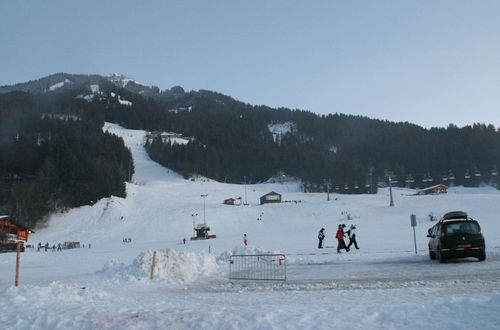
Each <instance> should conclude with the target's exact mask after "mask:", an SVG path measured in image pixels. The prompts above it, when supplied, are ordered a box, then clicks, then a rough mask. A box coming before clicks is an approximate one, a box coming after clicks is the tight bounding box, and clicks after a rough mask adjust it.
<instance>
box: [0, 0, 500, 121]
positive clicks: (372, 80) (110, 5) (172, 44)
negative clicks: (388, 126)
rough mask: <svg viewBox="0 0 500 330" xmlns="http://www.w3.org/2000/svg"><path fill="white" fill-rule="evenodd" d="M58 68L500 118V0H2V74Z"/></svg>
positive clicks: (373, 109) (447, 115) (316, 106)
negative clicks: (117, 73) (116, 73)
mask: <svg viewBox="0 0 500 330" xmlns="http://www.w3.org/2000/svg"><path fill="white" fill-rule="evenodd" d="M56 72H67V73H84V74H94V73H96V74H102V75H108V74H110V73H112V72H119V73H122V74H125V75H127V76H130V77H132V78H135V79H137V80H139V81H141V82H143V83H145V84H147V85H156V86H158V87H160V88H161V89H166V88H170V87H172V86H175V85H180V86H182V87H184V89H186V90H198V89H208V90H214V91H217V92H220V93H223V94H227V95H230V96H232V97H234V98H235V99H238V100H241V101H244V102H248V103H251V104H265V105H269V106H272V107H280V106H283V107H288V108H292V109H304V110H310V111H312V112H315V113H319V114H327V113H335V112H338V113H346V114H355V115H363V116H368V117H371V118H379V119H386V120H390V121H408V122H412V123H416V124H418V125H422V126H424V127H431V126H447V125H448V124H449V123H454V124H456V125H458V126H463V125H467V124H472V123H476V122H478V123H492V124H494V125H495V126H500V1H485V0H481V1H475V0H470V1H460V0H449V1H442V0H415V1H405V0H393V1H382V0H377V1H373V0H367V1H350V0H349V1H348V0H346V1H333V0H327V1H305V0H304V1H294V0H280V1H278V0H276V1H273V0H253V1H243V0H241V1H238V0H228V1H215V0H214V1H208V0H200V1H189V0H179V1H137V0H134V1H111V0H107V1H102V0H98V1H93V0H85V1H66V0H64V1H50V0H46V1H0V85H10V84H14V83H18V82H25V81H28V80H33V79H38V78H41V77H43V76H46V75H49V74H52V73H56Z"/></svg>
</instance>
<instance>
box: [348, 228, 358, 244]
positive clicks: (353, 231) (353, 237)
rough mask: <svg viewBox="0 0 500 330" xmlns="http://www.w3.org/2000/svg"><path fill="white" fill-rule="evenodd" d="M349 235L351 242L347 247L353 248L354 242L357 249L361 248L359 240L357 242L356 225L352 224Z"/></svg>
mask: <svg viewBox="0 0 500 330" xmlns="http://www.w3.org/2000/svg"><path fill="white" fill-rule="evenodd" d="M347 236H349V244H348V245H347V248H351V245H353V244H354V247H355V248H356V250H359V246H358V242H356V225H351V227H349V230H348V231H347Z"/></svg>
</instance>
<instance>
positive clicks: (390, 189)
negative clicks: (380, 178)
mask: <svg viewBox="0 0 500 330" xmlns="http://www.w3.org/2000/svg"><path fill="white" fill-rule="evenodd" d="M389 194H390V195H391V201H390V202H389V206H394V199H393V198H392V179H391V176H390V175H389Z"/></svg>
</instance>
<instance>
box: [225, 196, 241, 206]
mask: <svg viewBox="0 0 500 330" xmlns="http://www.w3.org/2000/svg"><path fill="white" fill-rule="evenodd" d="M222 203H223V204H226V205H241V197H238V198H228V199H225V200H224V201H223V202H222Z"/></svg>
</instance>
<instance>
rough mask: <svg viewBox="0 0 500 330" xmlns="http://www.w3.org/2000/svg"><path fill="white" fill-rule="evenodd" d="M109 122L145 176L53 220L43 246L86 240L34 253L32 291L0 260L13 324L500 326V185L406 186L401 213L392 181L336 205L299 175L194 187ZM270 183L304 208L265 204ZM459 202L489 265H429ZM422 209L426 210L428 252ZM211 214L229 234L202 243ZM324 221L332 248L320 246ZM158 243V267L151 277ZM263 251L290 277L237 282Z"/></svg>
mask: <svg viewBox="0 0 500 330" xmlns="http://www.w3.org/2000/svg"><path fill="white" fill-rule="evenodd" d="M104 129H105V130H108V131H110V132H112V133H114V134H116V135H119V136H121V137H123V139H124V140H125V143H126V145H127V146H128V147H129V148H130V149H131V151H132V154H133V157H134V164H135V168H136V173H135V174H134V176H133V180H132V181H133V183H132V184H128V185H127V192H128V195H127V198H125V199H123V198H116V197H111V198H107V199H103V200H100V201H98V202H97V203H95V204H94V205H93V206H85V207H80V208H77V209H73V210H70V211H69V212H66V213H62V214H57V215H54V216H52V218H51V219H50V223H49V226H48V227H47V228H44V229H39V230H37V231H36V234H34V235H33V236H32V237H30V243H31V244H37V243H38V242H42V244H44V243H45V242H49V244H51V245H52V244H57V243H58V242H64V241H79V242H81V243H82V245H83V244H85V248H80V249H72V250H63V251H62V252H37V251H36V250H28V251H27V252H26V253H23V254H22V256H21V285H20V286H19V287H14V286H13V284H14V270H15V254H13V253H4V254H0V324H1V328H2V329H68V328H77V329H332V328H335V329H400V328H409V329H417V328H418V329H420V328H427V329H467V328H477V327H480V328H482V329H499V328H500V326H499V325H500V313H498V311H499V310H500V217H499V212H498V206H499V205H500V192H499V191H498V190H496V189H493V188H491V187H482V188H463V187H454V188H451V189H450V190H449V193H448V194H446V195H439V196H409V195H410V194H411V193H413V191H410V190H406V189H395V190H394V192H395V194H394V199H395V204H396V205H395V207H389V206H388V205H389V192H388V191H387V190H385V189H381V190H380V192H379V193H378V194H377V195H335V194H333V195H331V196H330V197H331V200H330V201H327V200H326V195H325V194H309V193H307V194H306V193H302V192H300V191H299V184H298V183H287V184H252V185H246V186H244V185H233V184H223V183H219V182H214V181H211V180H208V179H201V178H200V179H197V180H195V181H189V180H185V179H184V178H182V177H181V176H179V175H178V174H177V173H174V172H172V171H170V170H168V169H166V168H164V167H161V166H160V165H158V164H156V163H154V162H153V161H151V160H150V159H149V157H148V155H147V154H146V152H145V150H144V148H143V142H144V135H145V132H143V131H137V130H127V129H124V128H121V127H119V126H117V125H113V124H106V125H105V127H104ZM245 191H246V199H247V202H248V204H249V205H241V206H231V205H224V204H223V203H222V202H223V200H225V199H228V198H238V197H242V199H243V201H244V200H245ZM271 191H275V192H278V193H280V194H281V195H282V199H283V200H284V201H293V202H284V203H280V204H265V205H260V202H259V198H260V196H262V195H264V194H266V193H268V192H271ZM205 194H206V195H207V196H206V197H205V198H203V197H202V195H205ZM295 201H296V202H295ZM204 210H205V211H204ZM452 210H463V211H466V212H467V213H469V214H470V215H471V216H472V217H473V218H475V219H476V220H478V221H479V222H480V224H481V227H482V230H483V233H484V236H485V239H486V244H487V259H486V261H484V262H478V261H477V260H476V259H462V260H454V261H450V262H449V263H446V264H439V262H435V261H430V260H429V258H428V253H427V250H426V247H427V240H428V239H427V238H426V232H427V229H428V228H429V227H430V226H431V225H432V223H431V222H429V220H428V218H427V215H428V214H429V213H430V212H433V213H434V214H435V215H436V216H439V215H442V214H444V213H446V212H448V211H452ZM347 214H349V215H350V217H349V218H351V220H348V217H347ZM410 214H416V215H417V218H418V224H417V227H416V237H417V247H418V253H417V254H415V252H414V250H413V248H414V245H413V231H412V229H411V227H410ZM204 218H205V220H206V223H207V225H208V226H209V227H210V228H211V231H210V234H215V235H217V238H216V239H210V240H199V241H190V240H189V237H191V236H193V235H194V233H193V221H194V222H195V223H196V224H198V223H203V221H204ZM339 223H345V224H346V225H348V226H349V225H350V224H352V223H355V224H357V240H358V243H359V246H360V249H359V250H351V251H350V252H348V253H345V252H342V253H341V254H337V253H336V249H335V247H336V240H335V239H334V235H335V230H336V228H337V225H338V224H339ZM321 227H324V228H325V229H326V231H325V233H326V239H325V242H324V245H325V246H326V247H327V248H325V249H322V250H318V249H317V248H316V247H317V239H316V237H317V234H318V231H319V229H320V228H321ZM244 234H247V237H248V241H249V244H248V246H247V247H245V246H244V245H243V235H244ZM184 238H186V239H187V241H186V244H183V239H184ZM124 239H126V240H124ZM129 239H130V240H129ZM89 244H91V248H89ZM332 247H333V248H332ZM152 251H157V253H156V256H157V258H156V262H157V264H156V268H155V274H154V275H155V276H154V279H153V280H150V279H149V277H150V271H151V262H152V254H153V252H152ZM209 251H210V253H209ZM262 252H276V253H283V254H285V255H286V256H287V281H286V282H285V283H269V282H264V283H260V282H259V283H253V282H247V283H241V282H237V281H233V282H229V281H228V269H229V267H228V256H229V255H231V254H240V253H241V254H256V253H262Z"/></svg>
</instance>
